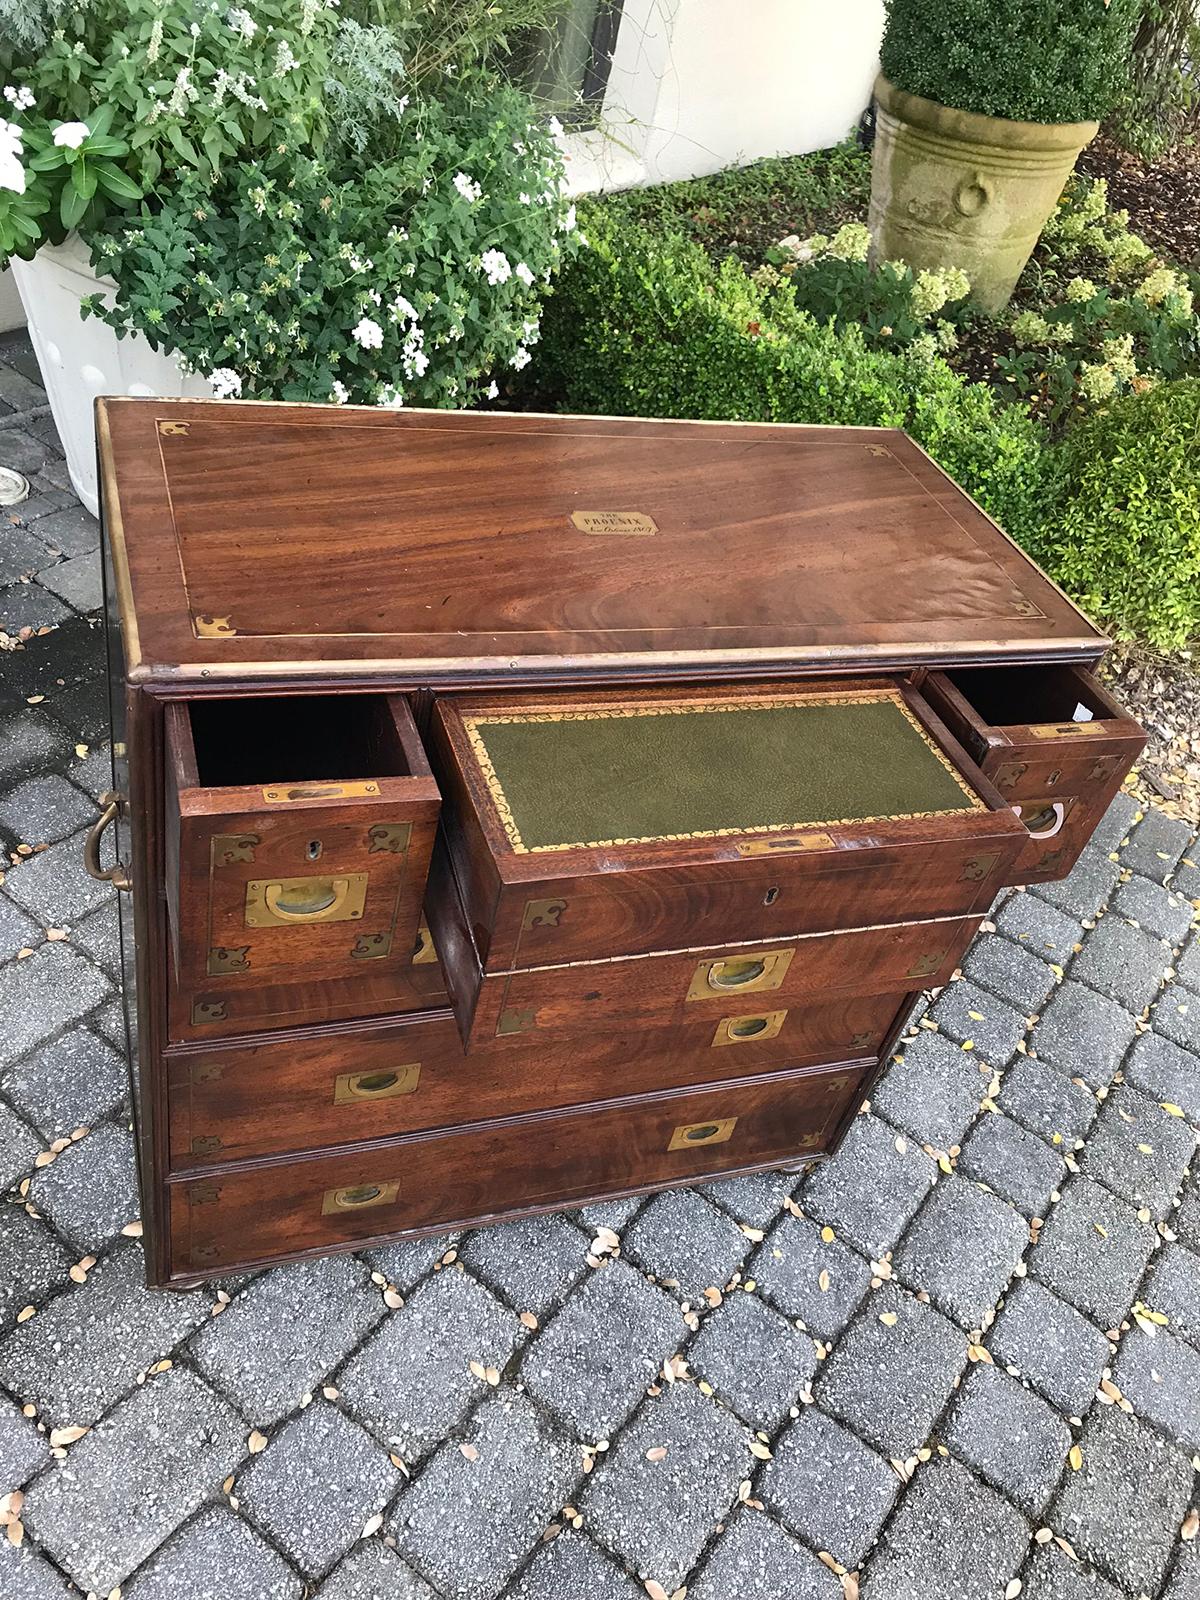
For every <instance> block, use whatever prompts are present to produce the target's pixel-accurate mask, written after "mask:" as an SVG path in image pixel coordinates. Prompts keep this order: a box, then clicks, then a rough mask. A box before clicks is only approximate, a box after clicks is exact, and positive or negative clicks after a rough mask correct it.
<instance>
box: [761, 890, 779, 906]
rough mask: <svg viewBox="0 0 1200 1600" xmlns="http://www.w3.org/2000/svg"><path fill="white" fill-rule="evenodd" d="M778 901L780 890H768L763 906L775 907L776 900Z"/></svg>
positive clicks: (764, 896)
mask: <svg viewBox="0 0 1200 1600" xmlns="http://www.w3.org/2000/svg"><path fill="white" fill-rule="evenodd" d="M778 899H779V890H778V889H768V890H767V892H766V894H765V895H763V905H765V906H773V905H774V904H775V902H776V900H778Z"/></svg>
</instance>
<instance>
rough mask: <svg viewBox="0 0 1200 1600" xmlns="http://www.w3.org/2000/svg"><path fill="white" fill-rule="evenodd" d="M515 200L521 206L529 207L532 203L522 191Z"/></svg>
mask: <svg viewBox="0 0 1200 1600" xmlns="http://www.w3.org/2000/svg"><path fill="white" fill-rule="evenodd" d="M517 199H518V200H519V201H520V202H521V204H522V205H523V206H531V205H532V204H533V201H532V200H531V199H530V198H529V196H528V195H527V194H526V193H525V191H524V189H522V190H521V192H520V194H519V195H518V196H517Z"/></svg>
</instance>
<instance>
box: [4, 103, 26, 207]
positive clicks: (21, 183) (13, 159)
mask: <svg viewBox="0 0 1200 1600" xmlns="http://www.w3.org/2000/svg"><path fill="white" fill-rule="evenodd" d="M21 138H22V134H21V130H20V128H18V127H17V125H16V123H15V122H5V120H4V118H3V117H0V189H12V190H13V191H14V193H16V194H24V193H25V168H24V167H23V166H22V165H21Z"/></svg>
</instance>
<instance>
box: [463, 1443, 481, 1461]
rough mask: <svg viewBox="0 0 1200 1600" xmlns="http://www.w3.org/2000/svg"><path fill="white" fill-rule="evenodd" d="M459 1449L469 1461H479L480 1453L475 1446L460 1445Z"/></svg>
mask: <svg viewBox="0 0 1200 1600" xmlns="http://www.w3.org/2000/svg"><path fill="white" fill-rule="evenodd" d="M458 1448H459V1449H460V1450H461V1451H462V1453H463V1455H464V1456H466V1458H467V1460H468V1461H478V1460H479V1451H478V1450H476V1448H475V1446H474V1445H473V1444H460V1445H459V1447H458Z"/></svg>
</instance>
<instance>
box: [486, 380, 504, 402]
mask: <svg viewBox="0 0 1200 1600" xmlns="http://www.w3.org/2000/svg"><path fill="white" fill-rule="evenodd" d="M483 392H484V394H485V395H487V397H488V399H489V400H495V399H497V397H498V396H499V394H500V385H499V384H498V383H497V382H496V380H495V378H493V379H492V381H491V383H489V384H488V386H487V388H486V389H485V390H484V391H483Z"/></svg>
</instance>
